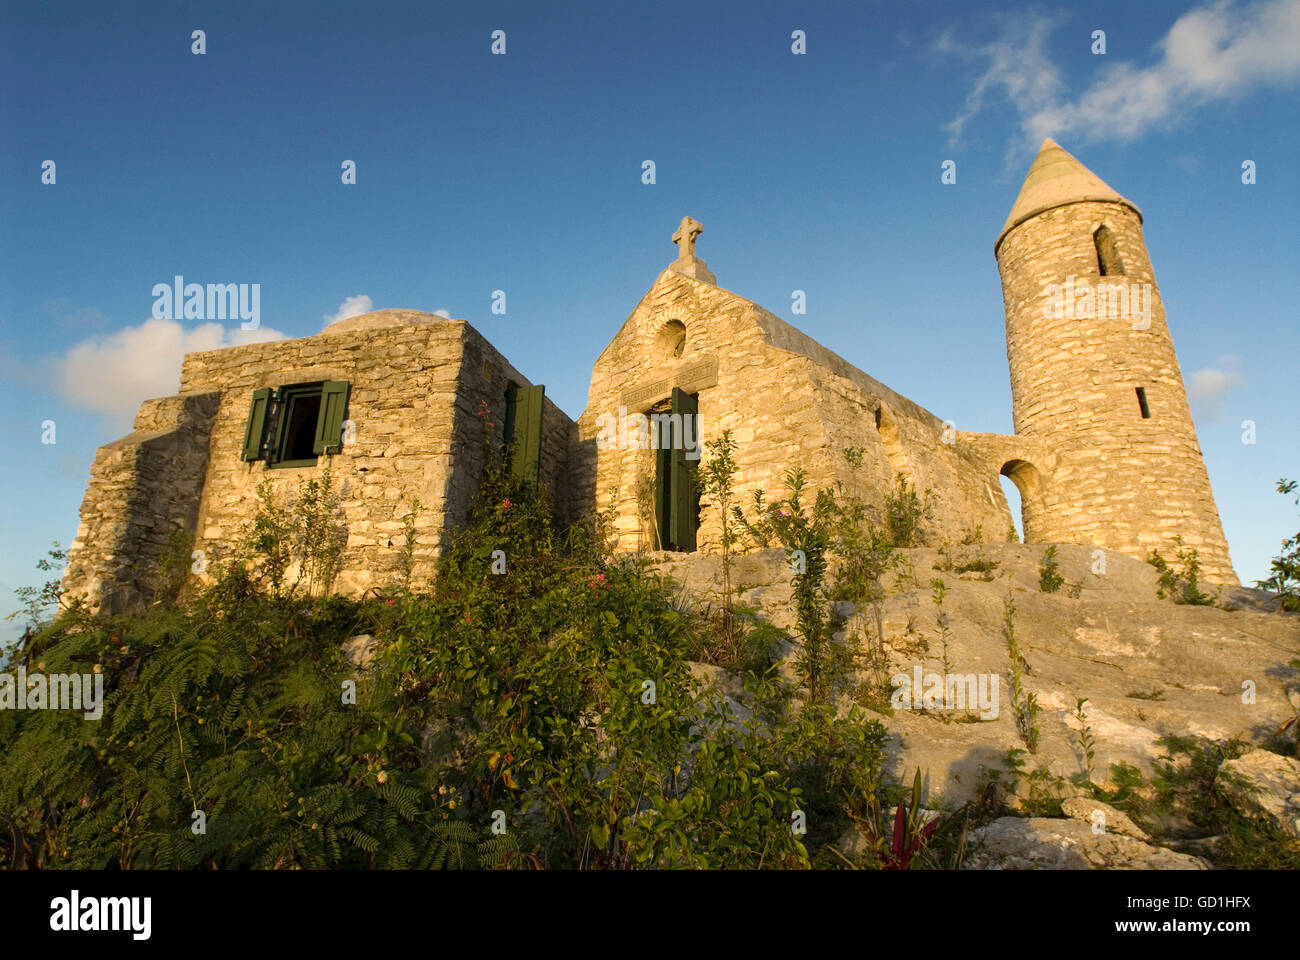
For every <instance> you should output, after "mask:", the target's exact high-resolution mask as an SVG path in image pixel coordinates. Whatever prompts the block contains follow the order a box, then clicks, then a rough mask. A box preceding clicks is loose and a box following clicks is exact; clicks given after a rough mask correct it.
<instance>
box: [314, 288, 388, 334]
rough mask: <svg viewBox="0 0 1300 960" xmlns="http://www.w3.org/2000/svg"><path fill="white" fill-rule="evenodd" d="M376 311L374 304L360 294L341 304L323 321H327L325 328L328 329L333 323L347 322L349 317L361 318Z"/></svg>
mask: <svg viewBox="0 0 1300 960" xmlns="http://www.w3.org/2000/svg"><path fill="white" fill-rule="evenodd" d="M374 309H375V304H374V302H373V301H372V300H371V299H370V298H369V297H368V296H366V295H365V294H364V293H358V294H357V295H356V296H355V297H348V298H347V299H346V300H344V301H343V302H342V303H340V304H339V308H338V309H337V310H335V311H334V312H333V313H329V314H326V315H325V316H324V317H322V319H323V320H324V321H325V326H327V327H328V326H329V325H330V324H331V323H337V322H338V321H340V320H346V319H348V317H359V316H361V315H362V314H363V313H369V312H370V311H371V310H374Z"/></svg>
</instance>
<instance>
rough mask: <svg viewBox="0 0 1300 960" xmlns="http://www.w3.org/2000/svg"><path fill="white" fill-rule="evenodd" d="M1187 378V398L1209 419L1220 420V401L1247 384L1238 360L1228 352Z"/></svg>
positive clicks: (1215, 421) (1200, 413)
mask: <svg viewBox="0 0 1300 960" xmlns="http://www.w3.org/2000/svg"><path fill="white" fill-rule="evenodd" d="M1215 363H1216V365H1215V366H1213V367H1204V368H1202V369H1200V370H1197V371H1195V372H1193V373H1192V375H1191V376H1190V377H1188V378H1187V400H1188V403H1190V404H1191V405H1192V406H1194V407H1196V412H1197V414H1198V415H1199V417H1200V419H1202V420H1206V421H1208V422H1211V423H1217V422H1220V421H1222V420H1223V401H1224V400H1225V399H1226V398H1227V397H1228V396H1229V395H1230V394H1233V393H1236V392H1237V391H1238V390H1240V389H1241V388H1242V387H1244V386H1245V385H1246V378H1245V377H1244V376H1243V375H1242V373H1241V360H1240V359H1239V358H1237V357H1236V356H1234V355H1233V354H1231V353H1228V354H1224V355H1223V356H1222V357H1219V359H1218V360H1217V361H1215Z"/></svg>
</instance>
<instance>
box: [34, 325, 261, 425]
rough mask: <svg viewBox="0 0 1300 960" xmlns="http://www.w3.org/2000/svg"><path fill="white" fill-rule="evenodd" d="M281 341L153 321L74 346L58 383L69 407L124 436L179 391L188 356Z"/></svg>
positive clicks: (255, 333) (256, 333)
mask: <svg viewBox="0 0 1300 960" xmlns="http://www.w3.org/2000/svg"><path fill="white" fill-rule="evenodd" d="M283 339H284V334H283V333H281V332H280V331H278V330H272V329H271V328H269V327H259V328H258V329H256V330H243V329H240V328H233V329H228V328H226V327H223V326H222V325H221V324H219V323H204V324H200V325H199V326H197V327H194V328H193V329H192V330H186V329H184V328H183V327H182V326H181V325H180V324H179V323H178V322H177V321H175V320H157V319H150V320H146V321H145V322H144V323H142V324H140V325H139V326H138V327H123V328H122V329H121V330H118V331H117V332H116V333H111V334H108V335H106V336H102V337H91V338H90V339H88V340H83V341H82V342H80V343H78V344H76V345H75V346H73V347H72V348H71V349H69V350H68V352H67V354H65V355H64V356H63V357H61V358H59V359H58V360H57V361H56V364H55V366H56V371H55V377H56V380H55V382H56V383H57V384H58V388H59V392H60V393H61V394H62V396H63V399H64V400H66V401H67V402H68V403H69V404H70V405H72V406H74V407H80V408H82V409H85V410H91V411H93V412H95V413H99V414H102V415H103V416H104V417H105V418H106V419H107V420H108V422H109V424H110V426H112V427H114V428H116V429H119V430H122V431H125V430H129V429H130V427H131V423H132V421H134V419H135V414H136V411H137V410H138V409H139V407H140V403H141V402H142V401H144V400H148V399H151V398H153V397H165V396H169V395H171V394H173V393H175V392H176V391H177V389H179V386H180V373H181V361H182V360H183V359H184V358H185V354H187V353H193V352H195V351H198V350H217V349H219V348H221V347H236V346H242V345H244V344H248V343H261V342H264V341H267V340H283Z"/></svg>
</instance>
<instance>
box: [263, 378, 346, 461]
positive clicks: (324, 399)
mask: <svg viewBox="0 0 1300 960" xmlns="http://www.w3.org/2000/svg"><path fill="white" fill-rule="evenodd" d="M350 392H351V386H350V384H348V382H347V381H345V380H329V381H327V382H325V383H299V384H294V385H292V386H286V387H280V388H278V389H275V390H272V389H271V388H269V387H263V388H261V389H259V390H254V391H253V399H252V402H251V404H250V406H249V412H248V421H247V423H246V424H245V426H244V446H243V450H242V453H241V456H242V459H244V460H246V461H252V460H265V461H266V465H267V466H268V467H309V466H312V465H313V464H315V463H316V461H317V458H318V457H319V456H320V455H321V454H332V453H338V452H339V451H341V450H342V449H343V426H344V423H345V422H346V418H347V409H348V396H349V394H350Z"/></svg>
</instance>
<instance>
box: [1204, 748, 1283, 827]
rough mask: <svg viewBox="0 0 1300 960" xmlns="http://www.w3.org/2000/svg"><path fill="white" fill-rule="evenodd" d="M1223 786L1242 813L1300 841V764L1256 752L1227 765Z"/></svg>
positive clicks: (1222, 770)
mask: <svg viewBox="0 0 1300 960" xmlns="http://www.w3.org/2000/svg"><path fill="white" fill-rule="evenodd" d="M1238 781H1240V782H1238ZM1219 786H1220V788H1221V789H1222V790H1223V792H1224V794H1225V795H1226V796H1227V797H1228V799H1229V801H1231V803H1232V805H1233V806H1234V807H1236V808H1237V809H1238V810H1240V811H1241V812H1242V813H1244V814H1246V815H1247V816H1251V817H1259V818H1261V819H1264V820H1268V821H1269V822H1270V823H1272V824H1273V825H1274V826H1275V827H1277V828H1278V829H1279V830H1282V831H1284V832H1285V833H1288V834H1290V835H1291V836H1293V837H1300V762H1298V761H1296V760H1293V759H1292V758H1291V757H1284V756H1281V755H1280V754H1276V753H1269V752H1268V751H1267V750H1252V751H1251V752H1250V753H1247V754H1245V755H1244V756H1241V757H1238V758H1237V759H1236V760H1229V761H1227V762H1225V763H1224V764H1223V766H1222V767H1221V768H1220V770H1219Z"/></svg>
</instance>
